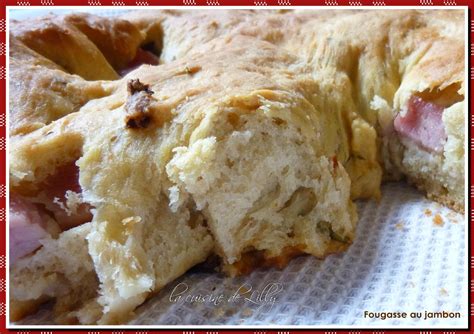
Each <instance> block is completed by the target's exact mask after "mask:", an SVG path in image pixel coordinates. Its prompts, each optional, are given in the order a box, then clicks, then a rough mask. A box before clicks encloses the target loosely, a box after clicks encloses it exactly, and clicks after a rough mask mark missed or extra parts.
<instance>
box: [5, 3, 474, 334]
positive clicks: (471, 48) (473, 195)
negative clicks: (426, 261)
mask: <svg viewBox="0 0 474 334" xmlns="http://www.w3.org/2000/svg"><path fill="white" fill-rule="evenodd" d="M2 2H3V3H2V4H1V5H0V92H1V93H2V94H1V95H0V96H1V102H2V108H1V109H0V165H1V167H2V169H1V172H0V223H1V224H3V225H4V226H3V228H0V334H3V333H7V332H14V333H18V334H28V333H29V332H30V331H28V330H21V331H18V330H10V329H7V328H6V301H7V299H6V298H7V292H6V273H7V268H6V255H5V254H6V228H7V222H6V201H5V199H6V192H7V189H6V177H7V175H6V127H7V121H6V110H7V101H6V82H7V80H6V78H7V73H6V72H7V71H6V6H22V7H24V6H45V7H46V6H50V7H51V6H117V7H120V6H139V7H144V6H183V8H184V7H192V6H211V7H212V6H256V7H262V6H289V5H291V6H332V7H337V6H351V7H354V8H357V7H360V6H421V7H431V6H468V7H469V14H468V16H469V24H468V26H469V27H468V36H469V37H470V38H469V44H468V58H467V59H468V64H469V66H468V71H469V73H468V76H469V82H470V95H469V100H468V106H469V119H468V121H469V127H468V128H469V137H468V138H469V142H468V145H469V167H468V169H469V170H468V176H467V177H468V178H469V185H470V186H469V200H468V208H467V209H466V214H467V215H469V221H470V222H471V221H472V220H474V209H471V208H472V207H473V203H474V178H473V177H472V173H471V171H472V166H471V163H470V162H471V159H472V158H473V157H474V138H471V131H472V130H473V129H474V113H473V111H472V105H471V101H470V97H471V96H472V95H473V94H474V66H473V65H472V61H473V60H474V42H472V40H473V38H474V19H472V18H471V16H472V9H473V8H474V3H473V2H472V0H354V1H352V0H159V1H158V0H3V1H2ZM471 210H472V211H471ZM473 237H474V232H473V230H472V229H470V228H469V247H468V248H469V249H468V252H469V254H468V258H469V261H468V262H469V266H470V268H469V271H470V275H469V284H468V285H469V287H468V289H469V291H467V292H466V293H468V294H469V298H468V300H469V307H468V312H469V329H465V330H449V329H445V330H424V331H420V330H407V331H405V330H401V329H381V330H356V329H351V330H347V329H344V330H341V329H335V330H311V331H309V330H299V329H296V328H295V329H281V330H276V329H271V330H265V329H259V330H258V331H257V330H251V329H245V330H243V329H238V327H236V328H235V329H209V330H192V329H189V330H159V331H160V332H165V333H169V334H219V333H222V332H233V333H251V334H292V333H299V334H309V333H326V334H345V333H350V334H363V333H370V334H386V333H401V332H403V333H413V334H435V333H439V334H441V333H443V334H455V333H474V329H473V327H474V326H473V324H474V303H473V302H472V297H473V296H474V279H472V277H473V276H472V274H473V273H474V256H472V254H473V250H474V244H473V243H472V242H471V239H473ZM91 329H92V328H91ZM93 329H94V331H88V330H87V329H77V330H67V331H66V330H53V331H51V329H49V330H47V329H45V330H43V331H40V330H35V331H37V332H40V333H41V334H53V333H66V332H71V331H73V332H77V333H86V334H99V333H104V334H125V333H135V334H147V333H150V332H153V331H157V330H151V329H143V330H139V331H137V330H132V329H127V330H120V331H117V330H114V331H112V330H100V329H96V328H93Z"/></svg>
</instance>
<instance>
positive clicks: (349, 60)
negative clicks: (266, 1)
mask: <svg viewBox="0 0 474 334" xmlns="http://www.w3.org/2000/svg"><path fill="white" fill-rule="evenodd" d="M463 25H464V14H463V12H461V11H454V10H446V11H440V10H425V11H416V10H400V11H394V10H390V11H388V10H377V11H360V10H359V11H356V10H345V11H308V10H305V11H271V10H255V11H250V10H246V11H244V10H242V11H241V10H238V11H237V10H213V11H185V10H182V11H181V10H180V11H177V10H175V11H146V12H145V11H137V12H135V13H128V14H127V15H125V16H123V17H113V18H110V17H109V18H103V17H98V16H92V15H88V14H74V15H69V16H48V17H44V18H40V19H37V20H32V21H28V22H26V21H25V22H12V24H11V32H10V134H11V137H10V151H9V155H10V210H9V212H10V213H9V224H10V228H9V230H10V232H9V235H10V291H9V293H10V316H11V320H12V321H15V320H18V319H21V318H22V317H23V316H25V315H27V314H30V313H32V312H34V311H35V309H37V307H38V306H39V305H41V304H42V303H44V302H46V301H50V300H54V301H55V304H54V305H55V306H54V311H55V315H56V321H57V322H58V323H81V324H119V323H125V322H126V321H127V320H128V319H130V318H131V317H132V316H133V311H134V309H135V308H136V307H137V306H139V305H140V304H142V303H143V302H144V301H145V300H146V298H147V297H149V296H151V295H152V294H153V293H156V292H157V291H159V290H160V289H161V288H162V287H164V286H165V285H166V284H168V283H169V282H171V281H173V280H174V279H175V278H177V277H179V276H180V275H182V274H183V273H185V272H186V271H187V270H188V269H190V268H191V267H193V266H195V265H196V264H198V263H201V262H204V261H206V259H208V258H209V257H211V256H212V257H215V256H217V258H218V259H220V267H219V268H220V270H221V271H223V272H224V273H226V274H228V275H231V276H233V275H243V274H247V273H249V272H250V271H252V270H253V269H255V268H258V267H262V266H277V267H284V266H285V265H286V264H287V263H288V261H289V260H291V258H293V257H295V256H297V255H300V254H311V255H313V256H316V257H319V258H323V257H325V256H326V255H328V254H330V253H334V252H340V251H343V250H344V249H346V248H347V247H349V246H350V244H351V241H352V240H353V239H354V237H355V227H356V224H357V212H356V209H355V205H354V203H353V201H354V200H356V199H370V198H373V199H377V198H378V197H379V196H380V185H381V183H382V181H383V180H393V179H397V178H400V177H406V178H407V179H408V180H409V181H410V182H412V183H414V184H415V185H417V186H418V187H420V188H421V189H423V190H424V191H425V192H426V194H427V196H429V197H432V198H434V199H435V200H438V201H440V202H442V203H445V204H447V205H449V206H451V207H453V208H454V209H456V210H458V211H463V203H464V136H465V133H464V124H465V115H466V110H465V103H464V85H465V83H464V62H465V59H464V45H465V40H464V30H463ZM374 32H376V33H374ZM58 43H59V44H58ZM60 48H61V49H60ZM62 49H64V50H66V51H64V52H62V51H61V50H62Z"/></svg>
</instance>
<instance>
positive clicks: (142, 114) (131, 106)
mask: <svg viewBox="0 0 474 334" xmlns="http://www.w3.org/2000/svg"><path fill="white" fill-rule="evenodd" d="M127 90H128V93H129V97H128V99H127V103H126V104H125V113H126V114H127V115H126V116H125V125H126V127H127V128H128V129H143V128H146V127H148V125H149V124H150V123H151V121H152V117H151V112H150V104H151V102H152V95H153V94H154V92H153V91H152V90H150V88H149V86H148V85H146V84H143V83H141V82H140V80H139V79H132V80H130V81H128V83H127Z"/></svg>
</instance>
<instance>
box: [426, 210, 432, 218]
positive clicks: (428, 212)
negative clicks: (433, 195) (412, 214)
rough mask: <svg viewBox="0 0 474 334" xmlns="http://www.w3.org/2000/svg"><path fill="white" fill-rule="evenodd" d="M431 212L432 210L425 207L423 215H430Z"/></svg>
mask: <svg viewBox="0 0 474 334" xmlns="http://www.w3.org/2000/svg"><path fill="white" fill-rule="evenodd" d="M432 214H433V212H432V211H431V210H430V209H425V216H426V217H431V215H432Z"/></svg>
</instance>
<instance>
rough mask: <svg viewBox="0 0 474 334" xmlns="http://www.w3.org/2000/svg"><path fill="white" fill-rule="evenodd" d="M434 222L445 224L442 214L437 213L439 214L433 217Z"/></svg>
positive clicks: (440, 224) (438, 224)
mask: <svg viewBox="0 0 474 334" xmlns="http://www.w3.org/2000/svg"><path fill="white" fill-rule="evenodd" d="M433 223H434V224H435V225H436V226H443V225H444V220H443V218H441V216H440V215H439V214H438V213H437V214H436V215H435V216H434V217H433Z"/></svg>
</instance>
